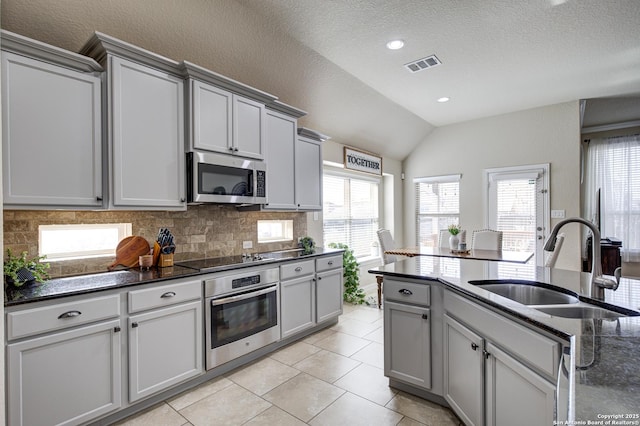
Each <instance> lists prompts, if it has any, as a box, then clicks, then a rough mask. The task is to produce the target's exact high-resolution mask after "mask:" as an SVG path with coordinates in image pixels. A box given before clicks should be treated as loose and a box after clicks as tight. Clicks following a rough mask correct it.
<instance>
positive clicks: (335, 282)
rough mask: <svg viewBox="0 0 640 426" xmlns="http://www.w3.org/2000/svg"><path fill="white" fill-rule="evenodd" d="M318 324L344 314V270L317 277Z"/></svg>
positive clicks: (324, 273) (322, 273)
mask: <svg viewBox="0 0 640 426" xmlns="http://www.w3.org/2000/svg"><path fill="white" fill-rule="evenodd" d="M316 279H317V281H316V315H317V320H316V322H318V323H321V322H323V321H326V320H328V319H331V318H335V317H337V316H338V315H340V314H342V297H343V296H342V294H343V288H342V269H335V270H333V271H327V272H321V273H319V274H317V275H316Z"/></svg>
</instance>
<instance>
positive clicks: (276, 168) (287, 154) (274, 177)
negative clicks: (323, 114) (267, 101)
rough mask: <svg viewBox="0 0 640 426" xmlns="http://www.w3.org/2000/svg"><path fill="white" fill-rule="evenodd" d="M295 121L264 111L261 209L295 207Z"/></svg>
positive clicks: (290, 208)
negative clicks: (264, 167)
mask: <svg viewBox="0 0 640 426" xmlns="http://www.w3.org/2000/svg"><path fill="white" fill-rule="evenodd" d="M296 123H297V120H296V119H295V118H292V117H288V116H286V115H283V114H279V113H277V112H274V111H269V110H267V149H266V151H267V152H266V154H267V155H266V162H267V179H268V180H267V200H268V202H269V203H268V204H267V205H265V206H264V208H265V209H276V210H278V209H280V210H282V209H288V210H295V209H296V203H295V184H296V182H295V175H294V148H295V142H296Z"/></svg>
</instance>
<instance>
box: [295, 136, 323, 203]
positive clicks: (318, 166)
mask: <svg viewBox="0 0 640 426" xmlns="http://www.w3.org/2000/svg"><path fill="white" fill-rule="evenodd" d="M295 164H296V204H297V206H298V209H300V210H322V145H320V142H317V141H314V140H311V139H307V138H298V142H297V143H296V161H295Z"/></svg>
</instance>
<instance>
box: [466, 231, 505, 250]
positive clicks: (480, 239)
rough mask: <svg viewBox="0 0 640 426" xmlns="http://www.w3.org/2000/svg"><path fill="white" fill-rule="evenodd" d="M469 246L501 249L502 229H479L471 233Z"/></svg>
mask: <svg viewBox="0 0 640 426" xmlns="http://www.w3.org/2000/svg"><path fill="white" fill-rule="evenodd" d="M471 248H472V249H474V250H502V231H494V230H493V229H480V230H477V231H473V234H472V235H471Z"/></svg>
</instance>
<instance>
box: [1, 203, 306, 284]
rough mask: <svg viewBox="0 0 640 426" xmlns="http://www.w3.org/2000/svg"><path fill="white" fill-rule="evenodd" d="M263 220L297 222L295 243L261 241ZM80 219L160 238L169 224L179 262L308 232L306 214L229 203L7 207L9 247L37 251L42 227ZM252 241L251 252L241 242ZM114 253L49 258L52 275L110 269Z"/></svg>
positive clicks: (267, 247)
mask: <svg viewBox="0 0 640 426" xmlns="http://www.w3.org/2000/svg"><path fill="white" fill-rule="evenodd" d="M258 220H293V237H294V240H293V241H289V242H283V243H269V244H258V241H257V238H258V237H257V221H258ZM80 223H87V224H90V223H131V231H132V235H140V236H142V237H144V238H145V239H146V240H147V241H149V244H150V245H152V244H153V241H155V239H156V236H157V234H158V230H159V229H160V228H168V229H169V230H170V231H171V233H172V234H173V235H174V237H175V243H176V252H175V258H174V260H175V261H176V262H179V261H182V260H190V259H200V258H204V257H219V256H230V255H238V254H242V253H243V252H248V251H250V252H251V253H258V252H266V251H275V250H284V249H289V248H295V247H297V241H298V238H299V237H303V236H305V235H306V233H307V221H306V213H297V212H244V211H238V210H237V209H236V208H235V207H234V206H230V205H201V206H189V207H188V209H187V211H184V212H171V211H54V210H4V250H5V253H3V258H4V257H5V254H6V249H7V248H10V249H11V251H12V252H14V253H20V252H22V251H25V250H26V251H27V252H28V253H29V256H37V255H38V226H39V225H62V224H80ZM243 241H252V242H253V248H252V249H251V250H243V249H242V242H243ZM114 259H115V257H100V258H94V259H82V260H69V261H60V262H50V264H51V270H50V274H51V276H52V277H60V276H66V275H76V274H83V273H91V272H101V271H106V270H107V266H108V265H109V264H111V263H112V262H113V261H114Z"/></svg>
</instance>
